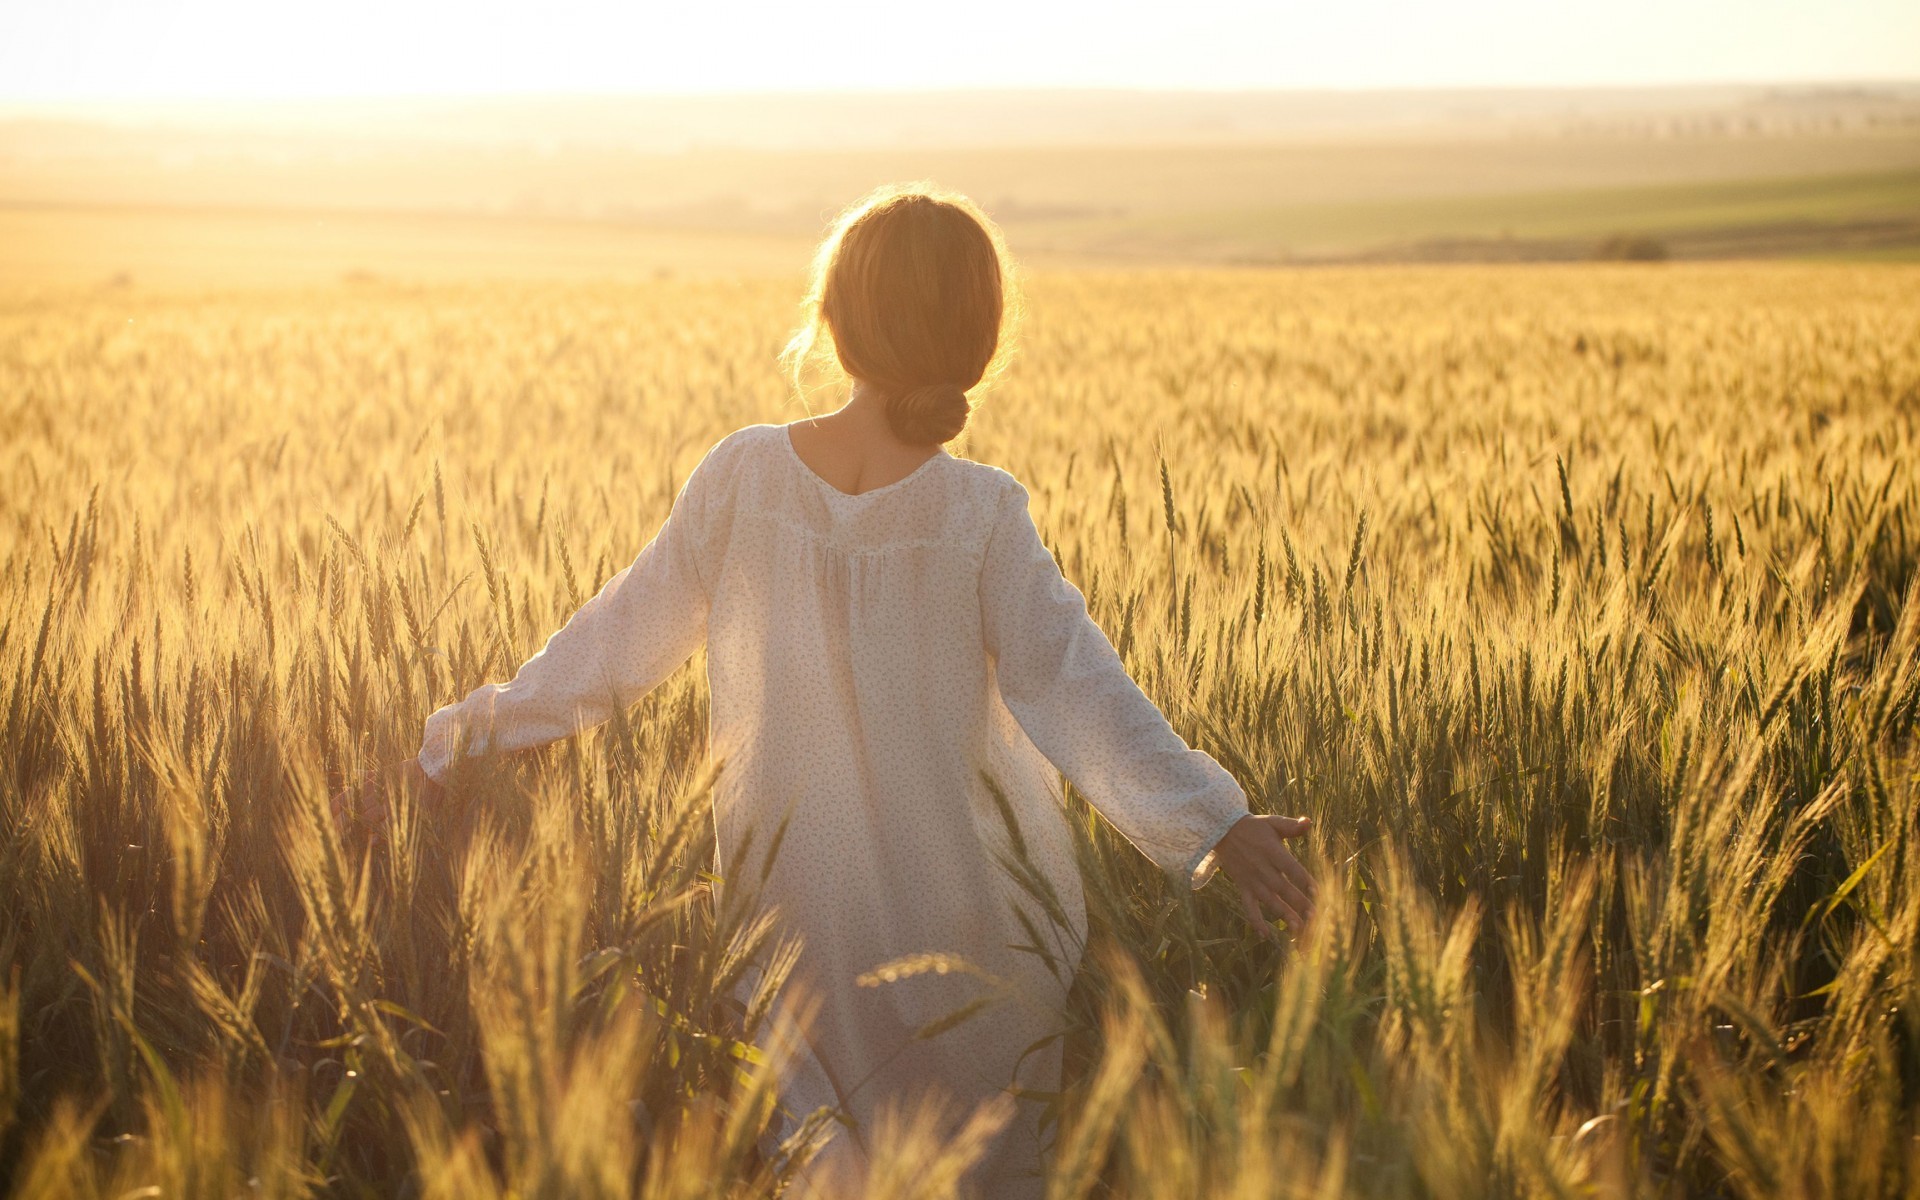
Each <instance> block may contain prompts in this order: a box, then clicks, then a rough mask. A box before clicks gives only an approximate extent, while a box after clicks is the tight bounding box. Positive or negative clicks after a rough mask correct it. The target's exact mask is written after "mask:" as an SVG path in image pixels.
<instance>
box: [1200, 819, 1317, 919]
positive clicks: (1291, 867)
mask: <svg viewBox="0 0 1920 1200" xmlns="http://www.w3.org/2000/svg"><path fill="white" fill-rule="evenodd" d="M1312 830H1313V821H1312V819H1311V818H1309V817H1268V816H1257V815H1254V814H1248V815H1247V816H1244V817H1242V818H1240V821H1239V823H1238V824H1236V825H1235V826H1234V827H1233V828H1231V829H1229V830H1227V835H1226V836H1225V837H1223V838H1221V839H1220V843H1219V845H1218V846H1217V847H1216V848H1215V851H1214V853H1215V855H1216V861H1218V863H1219V864H1220V869H1221V870H1222V871H1225V872H1226V873H1227V877H1228V878H1229V879H1231V880H1233V882H1234V885H1235V886H1236V887H1238V888H1239V889H1240V907H1241V910H1242V911H1243V912H1245V913H1246V915H1247V920H1248V921H1250V922H1252V924H1253V926H1254V928H1256V929H1258V930H1260V932H1261V934H1262V935H1263V936H1265V937H1266V938H1268V939H1269V940H1271V941H1274V942H1279V941H1280V936H1279V934H1277V933H1275V932H1274V929H1273V925H1272V924H1271V923H1270V922H1271V920H1272V918H1274V917H1278V918H1280V919H1281V920H1283V921H1285V922H1286V923H1287V931H1288V932H1289V933H1292V934H1293V935H1294V936H1296V937H1298V936H1299V935H1300V934H1301V933H1303V932H1305V930H1306V927H1307V924H1308V922H1310V921H1312V920H1313V898H1314V894H1315V893H1316V892H1317V891H1318V890H1319V884H1318V883H1317V882H1316V881H1315V880H1314V878H1313V873H1312V872H1311V871H1309V870H1307V868H1306V867H1305V865H1303V864H1302V863H1301V862H1300V860H1299V859H1298V858H1295V857H1294V855H1293V851H1291V850H1289V849H1287V840H1288V839H1289V838H1298V837H1305V836H1306V835H1307V834H1308V833H1310V832H1312Z"/></svg>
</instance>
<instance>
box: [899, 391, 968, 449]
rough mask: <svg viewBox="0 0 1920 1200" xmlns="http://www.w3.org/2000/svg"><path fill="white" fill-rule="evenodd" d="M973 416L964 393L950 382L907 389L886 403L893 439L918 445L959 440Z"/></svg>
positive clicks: (965, 392)
mask: <svg viewBox="0 0 1920 1200" xmlns="http://www.w3.org/2000/svg"><path fill="white" fill-rule="evenodd" d="M972 412H973V408H972V406H971V405H969V404H968V403H967V389H966V388H965V387H963V386H961V385H960V384H959V383H956V382H953V381H950V380H944V381H941V382H938V383H926V384H921V385H920V386H919V387H913V388H907V389H906V390H904V391H901V392H896V393H895V394H894V395H893V396H891V397H889V398H888V401H887V423H888V424H889V425H891V426H892V427H893V434H894V436H895V437H897V438H899V439H900V440H901V441H903V442H913V443H918V444H929V443H930V444H934V445H938V444H940V443H941V442H949V441H952V440H953V439H954V438H956V437H959V436H960V431H961V430H963V429H965V428H966V427H967V417H968V416H970V415H971V414H972Z"/></svg>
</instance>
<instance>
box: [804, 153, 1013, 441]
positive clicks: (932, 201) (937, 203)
mask: <svg viewBox="0 0 1920 1200" xmlns="http://www.w3.org/2000/svg"><path fill="white" fill-rule="evenodd" d="M1020 313H1021V301H1020V295H1019V288H1018V287H1017V281H1016V268H1015V266H1014V263H1013V259H1012V257H1011V256H1010V255H1009V254H1008V253H1007V249H1006V242H1005V239H1004V238H1003V237H1002V236H1001V234H1000V230H999V228H998V227H996V226H995V225H994V223H993V221H992V220H991V219H989V218H988V217H987V215H986V214H985V213H984V212H982V211H981V210H980V208H979V206H978V205H976V204H974V202H973V201H971V200H969V199H967V198H966V197H965V196H962V195H959V194H958V193H954V192H947V191H943V190H940V189H938V188H935V187H933V186H932V185H930V184H926V183H905V184H900V183H895V184H885V185H883V186H881V187H878V188H875V189H874V190H873V191H871V192H869V193H867V194H866V195H865V196H862V197H861V198H860V199H859V200H856V201H855V202H854V203H853V204H851V205H850V206H848V207H847V208H846V209H845V210H843V211H842V212H841V213H840V215H839V216H838V217H836V218H835V219H834V222H833V225H832V227H831V229H830V230H829V232H828V234H827V236H826V239H825V240H824V241H822V242H821V243H820V248H819V250H818V251H817V252H816V253H815V254H814V259H813V272H812V279H811V284H810V286H809V287H808V290H807V295H806V298H805V299H804V300H803V301H802V302H801V325H800V328H799V330H798V331H797V332H795V333H794V335H793V337H792V338H791V339H790V340H789V341H788V342H787V345H786V348H785V349H784V350H782V351H781V354H780V360H781V362H782V364H783V365H784V366H785V367H786V368H787V370H788V372H789V373H790V375H791V377H792V379H793V383H794V386H795V387H796V388H798V389H799V391H800V395H801V398H802V400H803V402H804V401H805V399H806V397H807V384H806V378H805V376H806V371H807V367H808V366H809V365H810V364H811V363H812V362H814V361H815V360H816V359H825V358H826V357H827V355H826V350H827V348H829V347H831V349H832V351H833V355H832V357H833V359H834V360H835V361H837V362H838V364H839V367H840V369H841V370H842V371H843V372H845V373H846V374H847V375H848V376H851V377H852V378H854V379H859V380H863V381H865V382H867V383H869V384H871V385H872V386H874V387H875V388H876V389H878V390H879V392H880V393H881V395H882V396H883V397H884V398H885V403H886V414H887V423H888V424H889V425H890V426H891V427H892V429H893V432H894V435H895V436H896V437H898V438H900V439H901V440H902V441H905V442H913V443H933V444H938V443H941V442H946V441H951V440H952V439H953V438H955V437H958V436H959V434H960V432H961V431H962V430H963V429H965V428H966V424H967V418H968V416H969V415H971V413H972V411H973V409H972V405H971V404H970V403H969V402H968V400H967V393H968V392H970V391H976V390H979V389H982V388H983V387H984V386H987V385H991V383H992V382H993V381H994V380H995V379H997V378H998V377H999V375H1000V374H1001V372H1002V371H1004V370H1005V368H1006V365H1007V360H1008V358H1009V356H1010V352H1011V348H1012V333H1013V329H1014V327H1015V325H1016V324H1017V323H1018V320H1019V316H1020Z"/></svg>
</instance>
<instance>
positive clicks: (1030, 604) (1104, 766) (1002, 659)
mask: <svg viewBox="0 0 1920 1200" xmlns="http://www.w3.org/2000/svg"><path fill="white" fill-rule="evenodd" d="M1027 499H1028V493H1027V489H1026V488H1025V487H1024V486H1022V485H1021V484H1019V483H1018V482H1017V481H1015V482H1014V483H1013V486H1012V487H1010V488H1008V489H1007V491H1006V492H1005V493H1004V494H1003V496H1002V498H1001V506H1000V509H999V511H998V515H997V517H996V519H995V522H994V528H993V532H992V534H991V535H990V537H989V539H988V542H987V549H986V555H985V559H984V561H983V563H982V567H981V575H980V605H981V615H982V630H983V635H984V638H985V641H986V646H987V651H988V653H989V654H990V655H991V656H992V657H993V659H994V671H995V676H996V678H997V680H998V684H999V688H1000V695H1001V698H1002V699H1003V700H1004V701H1005V702H1006V705H1007V709H1008V711H1010V712H1011V713H1012V714H1013V716H1014V718H1015V720H1017V721H1018V722H1019V723H1020V727H1021V728H1022V729H1023V730H1025V731H1026V734H1027V736H1028V737H1029V738H1031V739H1032V740H1033V744H1034V745H1035V746H1036V747H1038V748H1039V750H1040V751H1041V753H1043V754H1045V755H1046V756H1047V758H1048V759H1049V760H1050V761H1051V762H1052V763H1053V764H1054V765H1055V766H1056V767H1058V768H1059V769H1060V771H1061V773H1062V774H1064V775H1065V776H1066V777H1067V779H1068V780H1070V781H1071V782H1072V783H1073V786H1074V787H1075V788H1076V789H1078V790H1079V791H1080V792H1081V793H1082V794H1084V795H1085V796H1086V797H1087V799H1088V800H1089V801H1090V802H1091V803H1092V804H1093V806H1094V807H1095V808H1096V809H1098V810H1099V811H1100V813H1101V814H1102V815H1103V816H1105V817H1106V818H1107V819H1108V820H1109V821H1111V822H1112V823H1113V825H1114V827H1115V828H1117V829H1119V831H1120V832H1121V833H1122V834H1123V835H1124V836H1125V837H1126V838H1127V840H1128V841H1129V842H1131V843H1133V845H1134V846H1135V847H1137V848H1138V849H1139V850H1140V851H1141V853H1143V854H1145V855H1146V856H1147V857H1148V858H1149V859H1151V860H1152V861H1153V862H1154V864H1155V865H1156V866H1158V867H1160V868H1161V869H1162V870H1163V871H1166V872H1168V874H1169V875H1171V876H1172V877H1173V878H1174V879H1175V880H1176V881H1179V882H1182V883H1185V884H1187V885H1188V886H1190V887H1192V888H1196V889H1197V888H1199V887H1200V886H1201V885H1203V884H1205V883H1206V882H1207V881H1208V880H1209V879H1211V878H1212V877H1213V874H1214V871H1215V870H1216V869H1217V868H1218V863H1217V861H1216V859H1215V857H1214V847H1215V845H1216V843H1218V842H1219V840H1220V839H1221V837H1223V836H1224V835H1225V834H1226V832H1227V830H1228V829H1230V828H1232V827H1233V825H1234V824H1235V823H1236V822H1238V821H1239V820H1240V819H1241V818H1242V817H1244V816H1246V815H1247V812H1248V808H1247V798H1246V793H1245V791H1243V790H1242V788H1241V787H1240V785H1239V784H1238V783H1237V782H1236V781H1235V780H1234V778H1233V776H1232V775H1231V774H1229V773H1228V772H1227V770H1226V768H1225V767H1222V766H1221V765H1220V764H1219V763H1218V762H1216V761H1215V760H1214V759H1213V758H1212V756H1210V755H1208V754H1206V753H1205V752H1203V751H1200V750H1196V749H1193V748H1192V747H1190V746H1188V745H1187V744H1186V742H1185V741H1183V740H1182V739H1181V737H1180V735H1179V734H1178V733H1177V732H1176V731H1175V730H1174V729H1173V727H1172V726H1171V725H1169V724H1168V723H1167V719H1166V717H1165V716H1164V715H1163V714H1162V713H1161V712H1160V710H1159V708H1158V707H1156V706H1155V705H1154V703H1153V701H1152V700H1150V699H1149V698H1148V697H1147V695H1146V693H1144V692H1142V691H1141V690H1140V687H1139V685H1138V684H1136V683H1135V682H1134V681H1133V679H1132V677H1131V676H1129V675H1128V674H1127V671H1126V666H1125V664H1123V663H1122V662H1121V660H1120V655H1119V654H1118V653H1117V652H1116V651H1115V650H1114V648H1113V643H1112V642H1110V641H1109V640H1108V639H1107V636H1106V634H1105V633H1104V632H1103V631H1102V630H1101V628H1100V626H1099V625H1097V624H1096V623H1095V622H1094V620H1093V618H1092V617H1091V616H1090V615H1089V614H1088V613H1087V603H1086V597H1085V596H1084V595H1082V594H1081V592H1080V590H1079V589H1078V588H1076V587H1074V586H1073V584H1071V583H1070V582H1068V581H1067V579H1066V578H1065V576H1063V575H1062V574H1061V573H1060V567H1059V564H1058V563H1056V562H1055V561H1054V558H1053V554H1052V552H1051V551H1049V550H1048V549H1047V546H1046V543H1044V542H1043V541H1041V540H1040V533H1039V530H1037V529H1036V528H1035V527H1034V523H1033V517H1032V515H1031V514H1030V513H1029V511H1028V508H1027Z"/></svg>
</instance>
